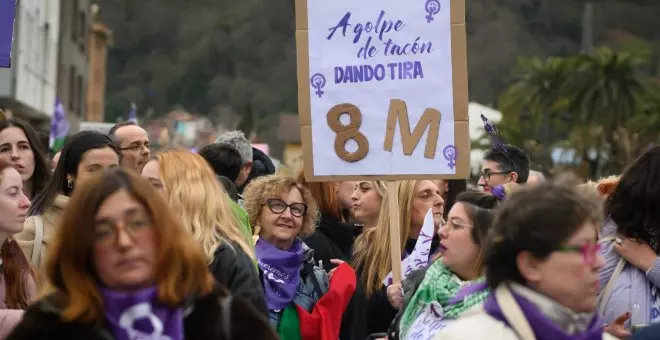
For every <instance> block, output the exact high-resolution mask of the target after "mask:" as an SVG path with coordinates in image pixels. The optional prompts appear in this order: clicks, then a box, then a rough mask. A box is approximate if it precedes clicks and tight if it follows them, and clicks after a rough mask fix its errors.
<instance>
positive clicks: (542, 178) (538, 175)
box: [528, 170, 546, 183]
mask: <svg viewBox="0 0 660 340" xmlns="http://www.w3.org/2000/svg"><path fill="white" fill-rule="evenodd" d="M532 176H535V177H536V178H538V179H539V182H541V183H542V182H545V181H546V179H545V175H544V174H543V173H542V172H540V171H536V170H529V177H532ZM528 180H529V179H528Z"/></svg>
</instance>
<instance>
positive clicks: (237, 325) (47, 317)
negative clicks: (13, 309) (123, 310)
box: [7, 288, 277, 340]
mask: <svg viewBox="0 0 660 340" xmlns="http://www.w3.org/2000/svg"><path fill="white" fill-rule="evenodd" d="M226 295H227V293H226V291H225V290H224V289H223V288H217V289H216V290H214V291H213V292H212V293H210V294H207V295H206V296H204V297H200V298H198V299H194V300H191V302H190V303H189V304H188V305H187V310H190V313H189V314H186V315H187V316H186V317H185V319H184V321H183V328H184V336H185V339H186V340H207V339H208V340H210V339H213V340H229V339H227V338H226V337H225V335H224V330H223V329H222V324H223V315H222V313H223V310H222V306H221V301H222V297H224V296H226ZM53 301H54V300H53V298H52V296H51V297H46V298H44V299H42V300H39V301H38V302H37V303H36V304H34V305H33V306H31V307H30V308H29V309H28V310H27V311H26V313H25V315H24V316H23V321H21V323H19V324H18V325H17V326H16V328H15V329H14V330H13V331H12V333H11V334H10V335H9V337H7V340H112V339H113V337H112V335H111V334H110V333H109V332H108V331H107V330H106V329H104V328H103V327H99V326H95V325H94V324H89V323H81V322H65V321H63V320H62V318H61V316H60V314H59V313H60V310H59V309H58V308H56V307H55V305H54V303H53ZM230 321H231V327H232V328H231V332H230V337H231V338H233V339H263V340H276V339H277V335H276V334H275V333H274V331H273V330H272V328H271V327H270V325H269V324H268V320H267V319H266V318H264V316H263V315H262V314H261V313H259V312H257V311H256V310H255V309H254V307H252V305H251V304H250V303H248V302H247V301H245V300H244V299H243V298H240V297H236V298H234V299H233V301H232V304H231V316H230Z"/></svg>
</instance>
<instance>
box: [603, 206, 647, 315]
mask: <svg viewBox="0 0 660 340" xmlns="http://www.w3.org/2000/svg"><path fill="white" fill-rule="evenodd" d="M617 229H618V227H617V225H616V223H614V221H612V220H611V219H609V218H608V219H607V220H605V223H604V224H603V228H602V231H601V233H602V234H601V237H607V236H612V235H615V234H616V231H617ZM614 244H615V243H614V240H611V241H607V242H605V243H603V244H602V248H601V254H602V255H603V257H604V258H605V265H604V266H603V268H602V269H601V270H600V273H599V274H600V288H601V290H603V289H605V285H607V282H608V281H609V280H610V277H612V272H614V268H615V267H616V265H617V263H618V262H619V259H620V258H621V256H619V254H618V253H617V252H616V251H615V250H614ZM652 286H655V287H660V259H656V261H655V264H654V265H653V267H652V268H651V269H650V270H649V271H648V273H644V272H643V271H641V270H639V269H637V268H635V267H634V266H633V265H631V264H629V263H626V265H625V267H623V270H622V271H621V275H620V276H619V279H618V280H617V283H616V285H614V289H612V294H611V295H610V297H609V299H607V300H606V301H602V303H605V312H604V315H602V317H603V319H604V321H605V322H606V323H611V322H613V321H614V319H616V318H617V317H618V316H620V315H622V314H623V313H626V312H630V313H631V317H630V321H629V322H628V323H627V324H626V326H627V327H630V325H647V324H650V323H651V309H652V308H653V305H652V303H651V298H652V296H651V289H652Z"/></svg>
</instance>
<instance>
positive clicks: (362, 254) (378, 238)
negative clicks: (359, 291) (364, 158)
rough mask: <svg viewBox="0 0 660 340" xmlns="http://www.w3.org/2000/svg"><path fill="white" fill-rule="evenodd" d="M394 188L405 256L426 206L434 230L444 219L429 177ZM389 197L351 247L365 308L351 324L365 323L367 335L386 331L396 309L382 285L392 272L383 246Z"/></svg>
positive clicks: (438, 193)
mask: <svg viewBox="0 0 660 340" xmlns="http://www.w3.org/2000/svg"><path fill="white" fill-rule="evenodd" d="M396 190H397V191H398V196H399V217H400V221H399V229H400V233H401V234H400V236H399V239H400V241H401V253H402V254H404V257H405V256H407V255H409V254H411V253H412V252H413V249H414V247H415V244H416V243H417V238H418V236H419V234H420V231H421V229H422V226H423V224H424V218H425V216H426V214H427V212H428V210H429V209H431V210H432V212H433V224H434V227H435V229H434V232H435V231H437V229H438V228H439V227H440V225H441V224H442V222H443V220H444V219H443V214H444V201H443V200H442V197H441V191H440V189H439V188H438V187H437V186H436V185H435V183H434V182H433V181H430V180H422V181H397V182H396ZM389 199H390V195H389V192H388V193H386V194H385V196H384V197H383V203H382V204H381V208H380V213H379V217H378V223H377V224H376V226H375V227H373V228H371V229H368V230H366V231H365V232H364V233H363V234H362V235H360V236H359V237H358V238H357V239H356V240H355V247H354V249H353V264H354V265H355V268H356V271H357V273H358V277H359V279H360V283H361V284H362V285H363V287H364V291H365V296H364V299H365V301H364V304H365V306H364V308H366V311H365V312H364V313H358V314H357V315H356V316H357V317H358V318H360V319H361V320H360V322H357V321H356V322H355V324H356V325H362V326H363V327H364V326H366V327H367V332H368V333H367V334H372V333H384V332H387V329H388V327H389V325H390V322H391V321H392V319H394V317H395V316H396V309H394V308H393V307H392V306H391V305H390V303H389V302H388V300H387V293H386V287H385V285H384V284H383V281H384V280H385V278H386V277H387V275H388V274H389V273H390V272H391V271H392V257H391V256H390V248H389V247H388V246H383V245H389V244H390V214H389V204H388V200H389ZM433 239H434V241H433V243H432V244H431V249H430V253H429V258H431V257H432V256H433V255H434V254H435V251H436V250H437V246H438V243H437V242H438V239H437V237H434V238H433ZM374 245H380V246H374Z"/></svg>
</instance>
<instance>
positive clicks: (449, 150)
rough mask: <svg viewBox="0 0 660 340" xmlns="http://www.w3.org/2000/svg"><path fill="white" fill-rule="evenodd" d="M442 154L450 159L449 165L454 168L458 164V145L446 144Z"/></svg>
mask: <svg viewBox="0 0 660 340" xmlns="http://www.w3.org/2000/svg"><path fill="white" fill-rule="evenodd" d="M442 155H443V156H445V159H446V160H447V161H448V163H447V166H449V168H450V169H452V170H453V169H454V167H455V166H456V147H455V146H453V145H451V144H450V145H447V146H445V148H444V149H443V150H442Z"/></svg>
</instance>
